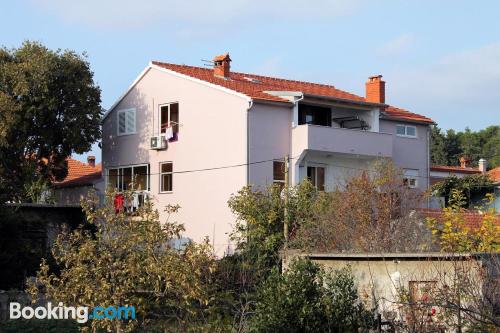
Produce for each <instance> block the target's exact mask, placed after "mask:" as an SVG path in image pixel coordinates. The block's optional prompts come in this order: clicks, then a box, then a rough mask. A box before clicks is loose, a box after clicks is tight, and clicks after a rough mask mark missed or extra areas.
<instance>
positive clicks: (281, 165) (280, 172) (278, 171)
mask: <svg viewBox="0 0 500 333" xmlns="http://www.w3.org/2000/svg"><path fill="white" fill-rule="evenodd" d="M273 184H278V185H280V186H284V185H285V162H284V161H273Z"/></svg>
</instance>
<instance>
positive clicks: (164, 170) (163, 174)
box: [160, 162, 174, 192]
mask: <svg viewBox="0 0 500 333" xmlns="http://www.w3.org/2000/svg"><path fill="white" fill-rule="evenodd" d="M173 169H174V167H173V163H172V162H164V163H160V192H172V190H173V183H172V182H173V173H172V172H173Z"/></svg>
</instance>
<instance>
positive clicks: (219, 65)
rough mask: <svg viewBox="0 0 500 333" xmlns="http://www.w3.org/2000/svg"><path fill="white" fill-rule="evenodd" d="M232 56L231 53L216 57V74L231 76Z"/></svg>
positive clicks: (225, 76) (224, 76)
mask: <svg viewBox="0 0 500 333" xmlns="http://www.w3.org/2000/svg"><path fill="white" fill-rule="evenodd" d="M230 62H231V58H229V53H226V54H222V55H218V56H216V57H215V58H214V75H215V76H218V77H223V78H229V74H230V73H231V71H230V69H231V65H230Z"/></svg>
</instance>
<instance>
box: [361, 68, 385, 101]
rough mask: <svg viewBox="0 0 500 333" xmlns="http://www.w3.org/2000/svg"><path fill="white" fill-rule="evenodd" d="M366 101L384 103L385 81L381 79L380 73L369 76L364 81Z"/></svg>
mask: <svg viewBox="0 0 500 333" xmlns="http://www.w3.org/2000/svg"><path fill="white" fill-rule="evenodd" d="M366 101H367V102H372V103H382V104H383V103H385V81H382V75H376V76H370V77H369V78H368V81H366Z"/></svg>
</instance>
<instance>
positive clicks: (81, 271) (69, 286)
mask: <svg viewBox="0 0 500 333" xmlns="http://www.w3.org/2000/svg"><path fill="white" fill-rule="evenodd" d="M113 197H114V194H113V193H108V195H107V201H106V202H107V204H106V205H105V206H104V207H102V208H98V209H96V208H95V207H96V203H97V198H96V197H90V198H88V199H86V200H85V201H83V202H82V204H83V208H84V210H85V212H86V214H87V219H88V221H89V222H90V223H91V224H93V225H95V227H96V228H97V231H96V232H95V233H94V234H92V233H90V232H88V231H84V230H82V229H77V230H75V231H73V232H71V233H66V234H61V235H59V236H58V238H57V240H56V242H55V244H54V248H53V250H52V253H53V256H54V258H55V260H56V262H57V263H58V264H59V266H60V274H54V273H52V272H50V271H49V266H48V265H47V264H46V263H45V262H43V263H42V264H41V266H40V270H39V272H38V273H37V277H36V281H32V282H31V283H30V288H29V292H30V293H31V295H32V296H33V301H36V300H37V298H38V297H39V296H40V293H39V287H40V286H41V287H42V292H43V293H44V294H45V296H46V297H47V298H48V299H51V300H53V301H55V302H63V303H65V304H68V305H78V306H88V307H90V309H92V308H95V307H97V306H102V307H104V308H106V307H107V306H134V307H135V311H136V316H137V317H136V319H134V320H131V319H129V320H119V319H114V320H107V319H106V320H92V321H91V322H89V323H87V324H88V325H89V326H90V328H92V330H93V331H96V330H98V329H106V330H113V331H116V332H121V331H132V330H134V329H135V328H137V327H139V326H140V327H142V328H144V329H145V330H146V331H147V330H150V331H155V329H159V328H158V327H162V329H163V330H165V331H168V330H172V331H183V332H188V331H196V332H200V331H203V330H204V329H206V330H208V331H210V328H209V326H204V325H205V324H206V320H207V317H208V316H209V314H210V302H211V297H210V295H211V294H210V288H209V287H208V285H209V283H210V276H211V272H212V271H213V268H214V257H213V256H212V255H211V249H210V246H209V245H208V243H202V244H194V243H190V244H188V245H187V246H186V247H185V248H183V249H178V248H175V247H174V245H173V244H174V243H175V240H176V239H178V238H179V235H180V232H181V231H182V230H183V227H182V225H179V224H177V223H175V222H172V221H169V220H167V221H166V222H165V223H164V224H161V223H160V222H159V220H158V212H157V211H154V210H153V209H152V205H151V203H150V202H149V201H148V202H146V203H145V205H144V206H143V207H140V208H139V209H138V211H137V212H136V214H135V215H134V216H132V215H130V214H126V213H124V212H123V211H121V212H119V213H116V212H115V209H114V207H113V204H112V202H113V201H112V198H113ZM125 198H126V200H131V199H132V197H131V192H127V193H125ZM177 210H178V206H169V207H167V211H168V212H169V213H175V212H176V211H177Z"/></svg>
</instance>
